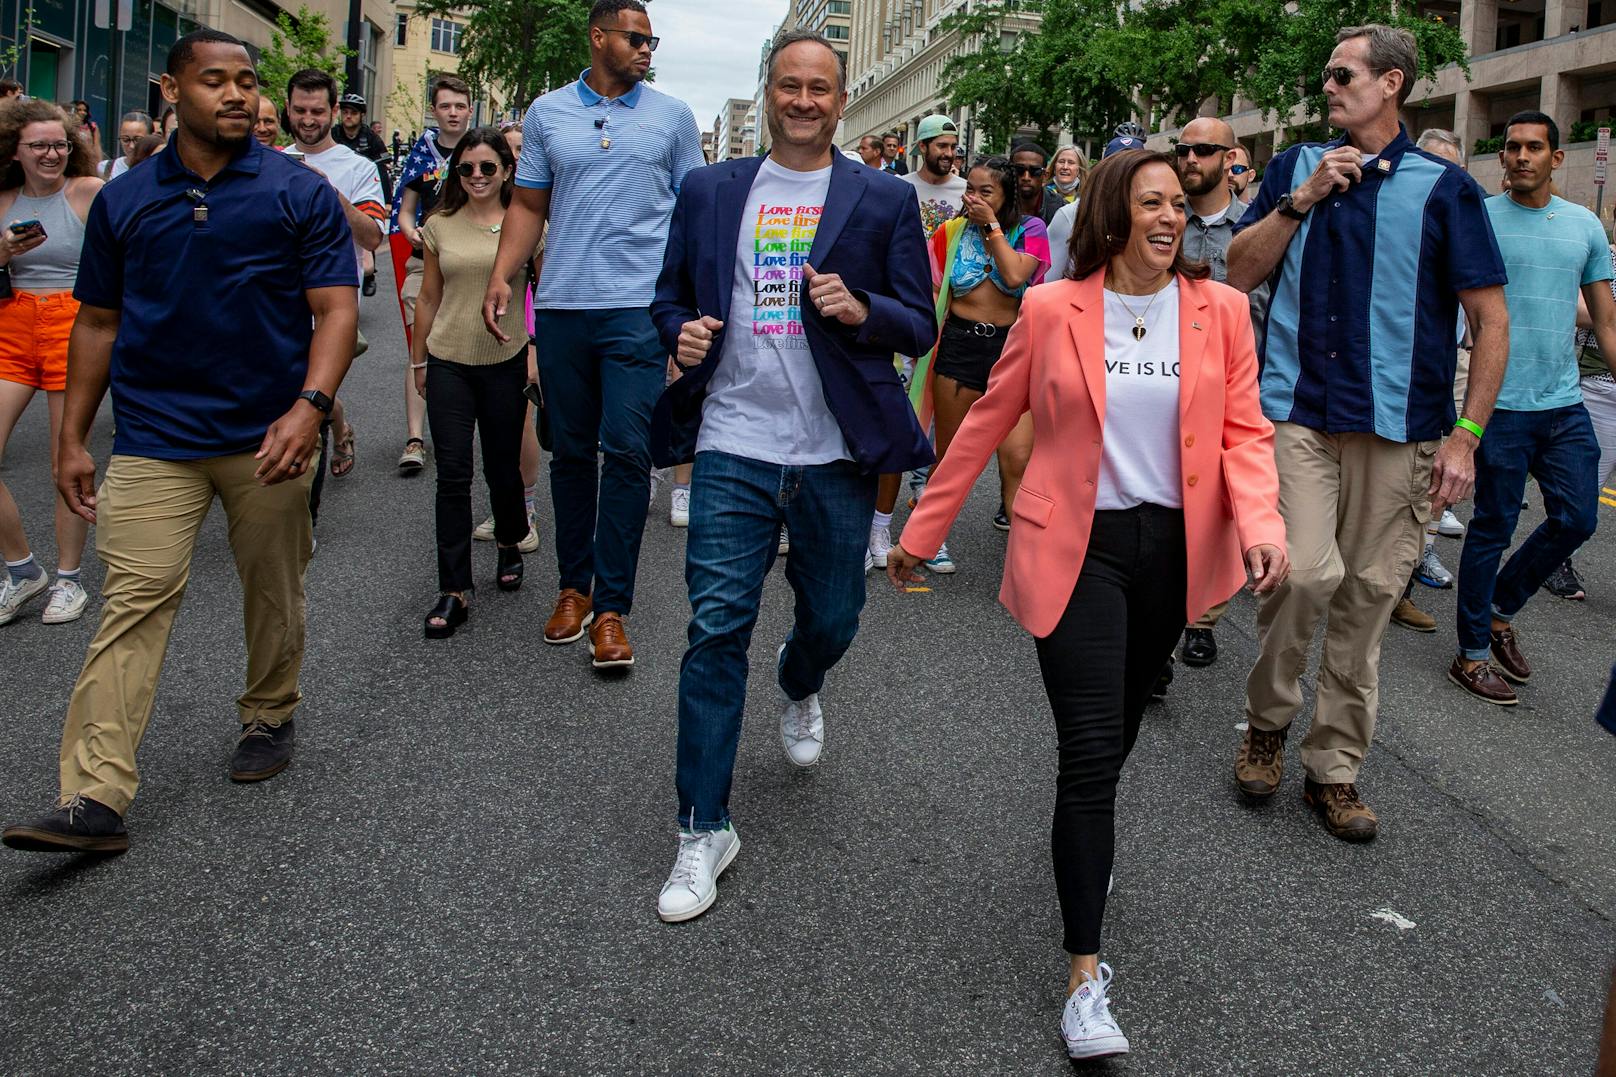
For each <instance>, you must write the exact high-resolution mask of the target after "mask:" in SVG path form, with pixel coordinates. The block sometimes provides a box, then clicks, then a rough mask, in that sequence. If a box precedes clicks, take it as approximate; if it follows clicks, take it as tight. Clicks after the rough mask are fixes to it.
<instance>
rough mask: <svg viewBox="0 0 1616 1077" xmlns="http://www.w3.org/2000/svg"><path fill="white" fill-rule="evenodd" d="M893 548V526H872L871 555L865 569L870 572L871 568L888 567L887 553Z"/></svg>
mask: <svg viewBox="0 0 1616 1077" xmlns="http://www.w3.org/2000/svg"><path fill="white" fill-rule="evenodd" d="M891 550H892V528H891V527H890V526H888V527H872V528H870V545H869V551H870V552H869V557H868V558H867V562H868V563H867V564H865V566H864V571H865V572H868V571H870V569H871V568H886V567H887V554H888V553H889V552H891Z"/></svg>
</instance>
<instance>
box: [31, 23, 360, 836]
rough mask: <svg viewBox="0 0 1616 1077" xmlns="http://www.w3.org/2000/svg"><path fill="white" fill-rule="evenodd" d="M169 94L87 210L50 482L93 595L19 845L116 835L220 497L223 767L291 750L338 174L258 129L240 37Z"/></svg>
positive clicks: (343, 255) (337, 370)
mask: <svg viewBox="0 0 1616 1077" xmlns="http://www.w3.org/2000/svg"><path fill="white" fill-rule="evenodd" d="M162 94H163V97H164V98H165V99H166V100H167V101H168V102H169V103H170V104H172V105H174V106H176V114H177V116H178V120H179V125H178V128H177V130H176V132H175V135H174V138H173V139H171V140H170V141H169V143H168V146H167V147H166V148H165V149H164V150H163V151H162V152H161V153H159V154H158V155H157V156H155V157H154V158H152V161H151V163H150V164H148V165H146V166H145V167H142V168H134V169H131V170H130V171H129V172H128V173H127V174H126V175H124V176H120V177H119V179H118V182H117V183H113V184H109V185H108V186H107V187H106V188H105V189H104V190H103V191H102V193H101V195H100V197H98V198H97V199H96V200H95V203H94V205H92V206H91V208H90V216H89V220H88V221H87V222H86V224H85V234H84V254H83V260H82V262H81V263H80V268H79V277H78V285H77V287H76V288H75V289H74V292H73V294H74V296H75V298H77V299H78V300H79V302H80V304H81V307H80V309H79V315H78V320H77V322H76V323H75V324H74V326H73V336H72V340H71V342H70V344H69V353H68V354H69V358H68V363H69V367H70V369H71V370H72V377H71V378H70V379H69V380H68V385H67V400H66V404H65V407H64V414H63V419H62V431H61V438H60V442H59V445H60V452H59V466H58V471H57V489H58V491H59V492H60V494H61V496H62V498H63V499H64V500H65V501H66V502H67V505H68V507H69V508H70V509H72V510H73V511H74V512H76V513H78V514H79V515H80V516H82V517H84V518H85V519H87V520H89V521H91V522H92V523H94V524H95V525H96V528H97V536H96V549H97V552H99V553H100V555H101V560H102V562H103V563H104V564H105V565H106V583H105V585H104V587H103V591H104V594H105V598H106V604H105V606H104V607H103V608H102V612H101V624H100V627H99V628H98V629H97V631H96V636H95V639H94V640H92V641H91V643H90V649H89V653H88V655H87V656H86V658H85V662H84V669H83V671H82V672H81V673H80V674H79V679H78V683H77V685H75V686H74V689H73V695H72V699H71V701H70V702H69V703H68V709H67V721H66V726H65V728H64V729H63V732H62V750H61V757H60V771H59V774H60V790H61V798H60V799H59V800H58V802H57V805H56V807H55V809H53V810H52V811H50V812H48V813H46V814H45V815H44V816H42V817H40V818H38V819H36V820H33V821H31V822H29V823H26V824H24V825H21V826H14V827H9V828H7V829H6V831H5V833H4V835H3V840H4V842H5V844H7V845H9V846H11V847H12V848H14V849H29V850H35V851H41V852H95V853H115V852H122V851H123V850H125V849H127V848H128V847H129V835H128V832H127V831H126V830H125V828H124V822H123V817H124V815H125V813H127V812H128V810H129V805H130V804H131V802H132V801H133V800H134V797H135V790H136V787H137V786H138V784H139V775H138V773H137V771H136V768H135V750H136V748H137V747H138V746H139V744H140V741H141V737H142V736H143V735H144V734H145V732H146V724H147V722H148V721H150V719H151V713H152V705H153V703H154V701H155V698H156V692H157V678H158V674H159V673H160V672H161V670H162V666H163V658H164V655H165V653H166V652H167V649H168V638H169V631H170V629H171V628H172V627H173V624H174V616H175V614H176V613H178V611H179V606H180V599H181V598H182V597H183V596H184V594H185V585H186V580H187V578H188V576H189V572H190V563H191V553H192V550H193V549H194V548H195V545H196V537H197V534H198V532H199V531H200V530H201V529H202V522H203V520H204V519H205V518H206V517H207V515H208V510H209V508H210V507H211V506H212V504H213V500H214V498H218V499H219V500H220V501H221V502H222V503H223V505H224V510H225V516H226V518H227V519H228V521H229V535H230V546H231V550H232V552H233V553H234V554H235V560H236V570H237V573H238V574H239V575H240V577H241V590H242V601H243V612H244V615H245V618H244V619H245V621H246V637H247V685H246V689H245V691H243V693H242V695H241V697H240V698H239V699H238V700H237V704H236V705H237V708H238V710H239V712H240V718H241V731H240V737H239V739H238V741H237V743H236V750H235V755H234V757H233V759H232V760H231V763H230V778H231V780H233V781H237V782H256V781H263V780H264V779H266V778H271V777H273V776H275V775H276V774H279V773H280V772H281V771H282V770H284V769H285V768H286V766H287V765H288V764H289V763H291V761H292V743H293V725H292V716H293V713H294V712H295V711H296V709H297V707H298V704H299V703H300V702H301V700H302V697H301V695H300V693H299V692H298V674H299V671H300V670H301V668H302V665H303V645H304V594H303V572H304V569H305V568H307V567H308V563H309V555H310V553H311V552H312V549H313V534H312V528H311V525H310V521H309V508H308V504H309V486H310V480H311V478H312V476H313V469H314V468H318V467H319V466H320V458H319V453H318V444H319V435H320V423H321V421H322V420H323V419H324V418H325V416H326V414H327V413H328V412H329V411H330V409H331V400H332V397H334V396H335V395H336V392H337V386H338V385H339V384H340V383H341V382H342V378H343V375H344V374H345V373H346V372H347V370H348V364H349V363H350V362H351V361H352V359H353V350H354V334H355V330H356V328H357V325H358V316H359V311H358V307H359V302H358V294H357V288H358V285H359V274H358V271H357V269H356V268H355V265H354V253H353V232H352V230H351V229H350V228H349V227H348V222H347V220H346V218H345V217H344V216H343V212H342V205H341V203H340V201H339V200H338V198H337V195H336V193H335V192H334V191H332V189H331V185H330V184H328V183H327V182H326V181H325V180H323V179H321V178H320V177H319V176H318V175H316V174H315V173H314V172H313V171H312V170H310V169H307V168H304V167H303V166H302V165H300V164H298V163H296V162H295V161H291V160H288V159H287V158H286V157H285V156H283V155H282V154H279V153H275V152H273V151H271V150H268V149H265V148H264V147H263V146H262V145H260V144H259V143H258V142H257V141H256V140H254V139H253V138H252V136H251V131H252V125H253V120H254V118H255V117H256V115H257V113H258V100H259V93H258V77H257V75H256V73H255V72H254V70H253V63H252V58H251V57H250V56H249V55H248V54H247V48H246V46H245V45H243V44H242V43H241V42H240V41H238V40H237V39H236V38H234V37H231V36H230V35H229V34H225V33H221V32H219V31H217V30H198V31H196V32H195V33H191V34H187V35H185V36H184V37H182V38H180V39H179V41H177V42H176V43H175V44H174V47H173V48H172V49H170V50H169V53H168V65H167V71H166V72H165V73H164V75H163V78H162ZM125 267H128V271H127V272H126V269H125ZM153 270H156V271H153ZM109 384H110V386H111V389H112V412H113V418H114V420H115V425H116V428H117V432H116V435H115V436H114V439H113V445H112V455H111V458H110V460H109V461H108V464H107V469H106V475H105V477H104V479H103V481H102V483H101V485H100V487H99V488H98V487H97V485H96V473H95V472H96V465H95V461H94V460H93V459H92V458H91V456H90V453H89V449H88V448H87V444H88V439H89V434H90V425H91V423H92V422H93V420H94V419H95V414H96V411H97V410H98V409H99V407H100V405H101V399H102V397H103V396H104V395H105V394H106V391H107V388H108V386H109Z"/></svg>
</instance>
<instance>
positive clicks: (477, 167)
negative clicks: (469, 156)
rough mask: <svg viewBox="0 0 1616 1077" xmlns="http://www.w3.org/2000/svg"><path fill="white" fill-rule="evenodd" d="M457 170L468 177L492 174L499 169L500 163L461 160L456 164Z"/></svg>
mask: <svg viewBox="0 0 1616 1077" xmlns="http://www.w3.org/2000/svg"><path fill="white" fill-rule="evenodd" d="M455 171H456V172H458V173H460V174H461V175H462V176H466V177H468V178H469V177H471V176H475V175H478V174H481V175H484V176H492V175H493V174H494V173H496V172H498V171H499V165H498V164H496V163H495V162H493V161H476V162H472V161H461V162H460V163H459V164H458V165H455Z"/></svg>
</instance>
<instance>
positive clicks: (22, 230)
mask: <svg viewBox="0 0 1616 1077" xmlns="http://www.w3.org/2000/svg"><path fill="white" fill-rule="evenodd" d="M30 232H37V233H38V234H39V235H44V234H45V225H44V224H43V223H42V222H40V221H39V220H37V219H35V220H28V221H12V222H11V234H12V235H14V236H26V235H28V234H29V233H30Z"/></svg>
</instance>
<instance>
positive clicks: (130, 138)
mask: <svg viewBox="0 0 1616 1077" xmlns="http://www.w3.org/2000/svg"><path fill="white" fill-rule="evenodd" d="M145 137H146V136H145V135H119V136H118V142H119V143H120V144H121V145H124V146H133V145H134V144H135V143H136V142H139V141H140V140H141V139H142V138H145Z"/></svg>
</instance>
